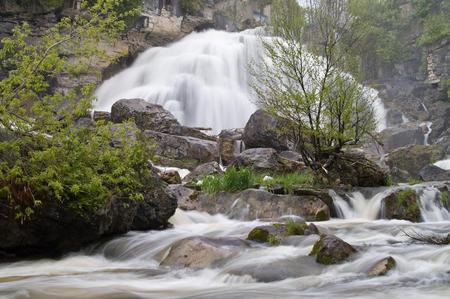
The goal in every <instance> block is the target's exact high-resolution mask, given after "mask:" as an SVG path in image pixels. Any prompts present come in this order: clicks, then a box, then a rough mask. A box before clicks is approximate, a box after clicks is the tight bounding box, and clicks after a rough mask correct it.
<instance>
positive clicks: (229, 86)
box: [95, 30, 261, 133]
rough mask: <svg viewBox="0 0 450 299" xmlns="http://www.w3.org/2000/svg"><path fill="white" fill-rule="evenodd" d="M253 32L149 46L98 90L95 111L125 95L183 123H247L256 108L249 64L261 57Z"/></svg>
mask: <svg viewBox="0 0 450 299" xmlns="http://www.w3.org/2000/svg"><path fill="white" fill-rule="evenodd" d="M260 50H261V49H260V46H259V40H258V36H257V35H256V34H254V32H253V31H252V30H248V31H245V32H241V33H228V32H223V31H215V30H209V31H206V32H202V33H192V34H190V35H189V36H187V37H185V38H184V39H182V40H181V41H179V42H176V43H174V44H172V45H170V46H168V47H167V48H160V47H158V48H150V49H148V50H147V51H145V52H144V53H143V54H142V55H140V56H139V58H138V59H137V60H136V62H135V63H134V64H133V65H132V66H131V67H130V68H128V69H126V70H125V71H123V72H121V73H119V74H118V75H116V76H114V77H113V78H111V79H109V80H107V81H106V82H104V83H103V84H102V85H101V86H100V88H99V89H98V90H97V92H96V96H97V98H98V101H97V102H96V103H95V109H96V110H110V109H111V106H112V104H114V102H116V101H117V100H119V99H123V98H143V99H145V100H147V101H149V102H152V103H156V104H159V105H162V106H163V107H164V108H165V109H167V110H169V111H170V112H172V113H173V114H174V115H175V117H176V118H177V119H178V120H179V121H180V122H181V123H182V124H184V125H187V126H192V127H209V128H212V129H213V131H214V132H215V133H218V132H220V130H222V129H230V128H241V127H244V126H245V124H246V122H247V120H248V119H249V117H250V115H251V114H252V113H253V112H254V111H255V110H256V107H255V106H254V105H253V104H252V103H251V102H250V87H249V82H248V80H249V74H248V72H247V65H248V64H249V63H250V62H251V61H252V59H253V58H255V57H257V55H258V53H259V51H260Z"/></svg>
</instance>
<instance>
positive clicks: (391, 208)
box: [383, 189, 421, 222]
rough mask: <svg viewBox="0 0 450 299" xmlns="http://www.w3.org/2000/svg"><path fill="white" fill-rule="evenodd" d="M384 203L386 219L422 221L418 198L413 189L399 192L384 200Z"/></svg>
mask: <svg viewBox="0 0 450 299" xmlns="http://www.w3.org/2000/svg"><path fill="white" fill-rule="evenodd" d="M383 203H384V211H383V212H384V217H385V218H386V219H403V220H409V221H411V222H419V221H420V218H421V216H420V208H419V202H418V196H417V194H416V192H415V191H414V190H413V189H404V190H398V191H396V192H394V193H392V194H390V195H389V196H387V197H386V198H385V199H383Z"/></svg>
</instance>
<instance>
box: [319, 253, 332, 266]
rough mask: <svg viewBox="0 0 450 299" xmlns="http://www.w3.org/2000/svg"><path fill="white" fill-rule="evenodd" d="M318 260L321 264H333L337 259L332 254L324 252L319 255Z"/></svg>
mask: <svg viewBox="0 0 450 299" xmlns="http://www.w3.org/2000/svg"><path fill="white" fill-rule="evenodd" d="M316 262H318V263H319V264H324V265H331V264H334V263H335V261H334V259H333V257H332V256H331V255H323V254H319V255H317V257H316Z"/></svg>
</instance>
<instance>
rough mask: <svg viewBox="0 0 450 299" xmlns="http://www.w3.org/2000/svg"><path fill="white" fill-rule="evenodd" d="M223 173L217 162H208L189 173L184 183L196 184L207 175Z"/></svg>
mask: <svg viewBox="0 0 450 299" xmlns="http://www.w3.org/2000/svg"><path fill="white" fill-rule="evenodd" d="M220 173H223V171H222V169H221V168H220V165H219V163H217V162H208V163H205V164H202V165H199V166H197V167H196V168H195V169H194V170H193V171H191V173H189V174H188V175H187V176H186V177H185V178H184V179H183V183H186V184H195V183H196V182H198V181H200V180H201V179H203V178H204V177H205V176H207V175H213V174H220Z"/></svg>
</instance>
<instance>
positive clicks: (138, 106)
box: [111, 99, 211, 139]
mask: <svg viewBox="0 0 450 299" xmlns="http://www.w3.org/2000/svg"><path fill="white" fill-rule="evenodd" d="M131 118H132V119H134V122H135V123H136V125H137V127H138V128H139V129H141V130H151V131H156V132H161V133H166V134H172V135H181V136H192V137H197V138H203V139H211V137H210V136H208V135H206V134H204V133H202V132H201V131H199V130H196V129H193V128H189V127H186V126H182V125H180V123H179V122H178V120H177V119H176V118H175V116H173V114H172V113H170V112H169V111H167V110H166V109H164V108H163V107H162V106H160V105H156V104H151V103H148V102H146V101H145V100H143V99H123V100H119V101H117V102H115V103H114V104H113V105H112V107H111V120H112V121H113V122H114V123H121V122H124V121H127V120H129V119H131Z"/></svg>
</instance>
